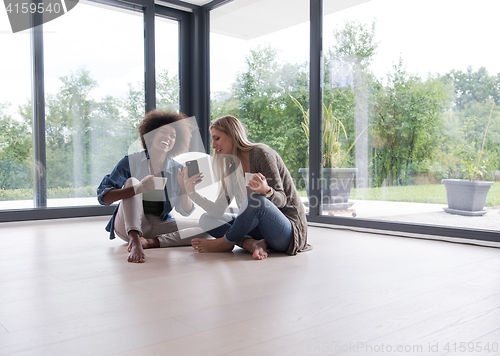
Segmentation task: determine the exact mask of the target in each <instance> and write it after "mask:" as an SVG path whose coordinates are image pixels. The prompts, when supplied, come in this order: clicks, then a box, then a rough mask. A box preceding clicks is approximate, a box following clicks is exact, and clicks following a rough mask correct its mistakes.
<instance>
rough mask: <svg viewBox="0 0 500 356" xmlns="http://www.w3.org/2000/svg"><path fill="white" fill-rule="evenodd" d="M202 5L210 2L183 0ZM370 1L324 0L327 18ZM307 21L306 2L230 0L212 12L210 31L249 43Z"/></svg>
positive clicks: (296, 0) (307, 2)
mask: <svg viewBox="0 0 500 356" xmlns="http://www.w3.org/2000/svg"><path fill="white" fill-rule="evenodd" d="M183 1H185V2H189V3H191V4H195V5H205V4H207V3H209V2H210V1H211V0H183ZM368 1H371V0H323V14H324V15H328V14H331V13H333V12H337V11H340V10H343V9H347V8H349V7H352V6H356V5H359V4H362V3H364V2H368ZM307 21H309V0H233V1H230V2H228V3H226V4H224V5H222V6H219V7H218V8H216V9H214V10H212V11H211V15H210V31H212V32H215V33H219V34H223V35H227V36H232V37H237V38H241V39H246V40H250V39H252V38H256V37H260V36H263V35H266V34H269V33H272V32H275V31H279V30H282V29H284V28H287V27H291V26H294V25H298V24H300V23H303V22H307Z"/></svg>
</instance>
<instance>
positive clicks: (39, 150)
mask: <svg viewBox="0 0 500 356" xmlns="http://www.w3.org/2000/svg"><path fill="white" fill-rule="evenodd" d="M91 1H94V2H98V3H102V4H106V5H111V6H115V7H121V8H125V9H130V10H133V11H140V12H142V13H143V14H144V36H145V39H144V60H145V74H144V75H145V102H146V111H149V110H152V109H154V108H155V106H156V83H155V40H154V38H155V34H154V20H155V17H156V16H162V17H167V18H170V19H173V20H177V21H178V22H179V82H180V90H179V96H180V98H179V101H180V110H181V111H182V112H184V113H185V114H187V115H189V116H195V117H196V119H197V122H198V125H199V128H200V133H201V136H202V141H203V144H204V146H205V150H206V151H207V153H208V149H209V147H210V145H209V143H210V142H209V134H208V127H209V125H210V62H209V54H210V49H209V35H210V11H211V10H213V9H215V8H217V7H219V6H223V5H224V4H225V3H228V2H230V1H232V0H213V1H212V2H210V3H208V4H206V5H203V6H197V5H193V4H189V3H186V2H183V1H181V0H162V3H166V4H167V5H166V6H162V5H159V4H155V3H154V1H148V0H128V1H118V0H91ZM168 4H171V5H173V6H174V7H175V6H177V7H179V6H180V7H182V8H185V9H186V11H184V10H179V9H176V8H173V7H172V8H171V7H169V6H168ZM31 48H32V55H31V57H32V78H33V80H32V88H33V99H34V100H33V101H32V102H33V110H32V111H33V132H34V135H33V136H34V141H33V142H34V157H35V159H36V160H37V161H38V162H40V164H41V165H42V166H43V167H42V168H45V132H44V131H45V103H44V85H43V83H44V81H43V30H42V26H39V27H37V28H34V29H31ZM322 60H323V0H310V83H309V85H310V91H309V105H310V123H309V125H310V128H309V129H310V131H309V132H310V142H315V143H316V144H315V145H310V148H309V150H310V151H309V168H310V169H309V181H310V182H313V181H314V180H315V178H319V177H320V162H321V142H322V133H321V127H322V124H321V123H322V122H321V118H322V100H323V98H322V96H323V95H322V88H323V78H322V75H323V73H322V68H321V63H322ZM45 186H46V182H45V181H43V178H41V179H40V178H38V179H37V181H36V182H35V196H36V197H37V198H36V199H35V203H36V206H37V208H34V209H23V210H7V211H0V222H6V221H24V220H38V219H56V218H69V217H85V216H99V215H108V214H111V212H112V210H113V209H114V207H102V206H88V207H70V208H68V207H63V208H47V207H46V200H44V198H43V197H44V196H45V194H44V193H45V191H44V189H45ZM310 195H311V197H313V199H316V201H318V202H319V201H321V199H320V195H321V192H320V187H319V185H314V184H312V185H311V186H310ZM307 219H308V221H309V222H311V223H321V224H328V225H339V226H343V227H352V228H361V229H369V230H372V231H373V230H378V231H381V232H383V231H390V232H400V233H408V234H418V235H424V236H425V235H432V236H442V237H452V238H461V239H470V240H482V241H489V242H500V232H498V231H491V230H475V229H466V228H456V227H447V226H436V225H423V224H410V223H400V222H389V221H380V220H370V219H361V218H356V219H353V218H345V217H334V216H333V217H330V216H323V215H322V214H321V211H320V206H319V204H311V206H310V211H309V215H308V217H307Z"/></svg>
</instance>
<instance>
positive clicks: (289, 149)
mask: <svg viewBox="0 0 500 356" xmlns="http://www.w3.org/2000/svg"><path fill="white" fill-rule="evenodd" d="M232 94H233V95H232V98H231V99H229V101H226V102H227V103H228V104H229V103H230V102H231V103H232V105H234V103H236V101H237V102H238V103H239V115H238V117H239V118H240V119H241V120H242V122H243V123H244V124H246V126H247V128H248V131H249V136H250V138H251V139H252V140H253V141H255V142H262V143H265V144H267V145H269V146H270V147H272V148H273V149H275V150H276V151H277V152H278V153H279V154H280V156H281V157H282V158H283V161H284V162H285V165H286V166H287V168H288V169H289V170H290V172H291V174H292V177H294V178H295V179H297V180H299V179H300V174H299V172H298V170H299V168H301V167H305V166H306V165H307V145H308V142H307V139H306V137H305V135H304V133H303V132H302V129H301V126H300V123H301V121H302V112H301V111H300V109H299V108H297V107H296V106H295V104H294V103H293V101H292V99H291V97H290V95H292V96H293V97H295V98H296V99H297V100H299V101H300V102H301V104H302V105H303V106H304V107H306V108H307V107H308V99H309V91H308V76H307V64H291V63H280V62H279V61H278V57H277V50H276V49H274V48H272V47H271V46H269V45H267V46H258V47H257V48H255V49H252V50H250V53H249V55H248V56H247V58H246V69H245V71H244V72H243V73H241V74H239V75H238V77H237V79H236V82H235V83H234V85H233V89H232ZM235 100H236V101H235ZM218 106H219V107H223V106H222V105H220V104H219V105H218ZM226 107H227V106H226ZM228 108H229V107H228ZM224 114H226V113H221V115H217V116H222V115H224Z"/></svg>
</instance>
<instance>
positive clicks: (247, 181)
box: [245, 173, 255, 185]
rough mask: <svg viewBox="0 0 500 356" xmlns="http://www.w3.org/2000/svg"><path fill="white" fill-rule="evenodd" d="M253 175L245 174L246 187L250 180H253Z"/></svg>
mask: <svg viewBox="0 0 500 356" xmlns="http://www.w3.org/2000/svg"><path fill="white" fill-rule="evenodd" d="M254 175H255V173H245V183H246V185H248V183H250V180H251V179H252V178H253V176H254Z"/></svg>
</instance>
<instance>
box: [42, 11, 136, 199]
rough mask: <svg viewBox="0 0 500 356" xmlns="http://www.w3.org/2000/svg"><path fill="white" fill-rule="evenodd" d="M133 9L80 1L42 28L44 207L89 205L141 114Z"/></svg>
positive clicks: (132, 135)
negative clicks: (44, 151)
mask: <svg viewBox="0 0 500 356" xmlns="http://www.w3.org/2000/svg"><path fill="white" fill-rule="evenodd" d="M143 33H144V31H143V17H142V13H141V12H132V11H124V10H119V9H116V8H111V7H107V6H103V5H97V4H96V3H88V2H82V1H80V2H79V3H78V5H77V6H76V7H75V8H74V9H73V10H71V11H70V12H68V13H67V14H65V15H64V16H62V17H60V18H58V19H57V20H54V21H51V22H48V23H46V24H45V25H44V53H45V95H46V100H45V112H46V122H45V126H46V145H47V196H48V206H64V205H87V204H89V205H95V204H97V200H96V198H95V196H96V188H97V186H98V185H99V183H100V181H101V179H102V178H103V176H104V175H105V174H108V173H110V172H111V171H112V169H113V167H114V166H115V165H116V164H117V163H118V161H119V160H120V159H121V158H122V157H123V156H125V155H126V154H127V149H128V147H129V145H130V144H131V143H132V142H133V141H134V140H135V139H136V138H137V133H136V132H137V131H136V126H137V124H138V122H139V121H140V119H141V118H142V117H143V116H144V84H143V83H144V40H143Z"/></svg>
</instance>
